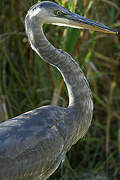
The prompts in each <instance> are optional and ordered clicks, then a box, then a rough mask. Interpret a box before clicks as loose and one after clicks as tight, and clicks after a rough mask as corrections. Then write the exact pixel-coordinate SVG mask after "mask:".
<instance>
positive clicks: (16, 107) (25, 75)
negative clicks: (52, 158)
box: [0, 0, 120, 180]
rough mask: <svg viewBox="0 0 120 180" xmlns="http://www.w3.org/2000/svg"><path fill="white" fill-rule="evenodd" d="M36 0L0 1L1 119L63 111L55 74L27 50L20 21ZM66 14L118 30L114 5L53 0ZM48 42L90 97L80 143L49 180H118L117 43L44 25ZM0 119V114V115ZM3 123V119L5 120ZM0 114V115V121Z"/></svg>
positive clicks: (119, 106) (119, 98) (60, 85)
mask: <svg viewBox="0 0 120 180" xmlns="http://www.w3.org/2000/svg"><path fill="white" fill-rule="evenodd" d="M35 2H37V1H36V0H29V1H27V0H21V1H19V4H18V3H17V1H16V0H11V1H8V0H7V2H6V1H0V13H1V18H0V100H1V99H2V101H0V106H1V102H2V104H5V105H6V109H7V112H6V113H7V115H8V116H9V118H12V117H14V116H16V115H18V114H21V113H23V112H26V111H28V110H31V109H34V108H36V107H39V106H42V105H46V104H57V105H60V106H67V103H68V95H67V90H66V86H65V85H64V83H63V80H62V77H61V75H60V73H59V72H58V71H57V69H56V68H54V67H51V66H50V65H48V64H46V63H45V62H43V61H42V60H41V59H40V57H39V56H38V55H36V53H35V52H33V51H32V49H31V48H30V46H29V43H28V41H27V37H26V35H25V32H24V18H25V14H26V12H27V10H28V9H29V7H30V6H31V5H32V4H34V3H35ZM56 2H58V3H60V4H62V5H64V6H65V7H69V9H70V10H72V11H73V12H74V11H75V12H76V13H80V14H81V15H84V16H86V17H88V18H91V19H94V20H96V21H99V22H102V23H104V24H106V25H109V26H110V27H112V28H115V29H118V30H120V20H119V19H120V8H119V2H118V0H114V2H113V1H110V0H107V1H105V0H104V1H100V0H96V1H92V0H91V1H87V0H81V1H78V0H75V1H73V0H69V1H66V0H56ZM44 31H45V34H46V36H47V38H48V39H49V41H50V42H51V43H52V44H53V45H54V46H55V47H57V48H61V49H63V50H65V51H67V52H68V53H69V54H71V55H72V56H73V57H74V59H76V61H77V62H78V63H79V65H80V66H81V68H82V69H83V71H84V72H85V75H86V76H87V79H88V80H89V83H90V87H91V89H92V92H93V99H94V117H93V122H92V125H91V127H90V129H89V132H88V133H87V135H86V137H85V138H83V139H82V140H80V141H79V142H78V143H77V144H76V145H75V146H73V147H72V149H71V150H70V152H69V153H68V154H67V156H66V158H65V159H66V160H65V163H64V165H61V168H59V169H58V170H57V171H56V172H55V174H54V175H53V176H52V177H50V179H51V180H56V179H57V180H58V179H59V180H67V179H74V180H76V179H78V180H79V177H80V174H82V173H83V172H85V173H87V172H90V173H91V174H94V175H96V174H100V173H101V172H105V174H108V175H110V176H113V175H114V176H115V177H116V179H117V178H118V179H119V177H120V153H119V151H120V114H119V113H120V78H119V77H120V70H119V69H120V64H119V63H120V42H119V41H118V39H117V37H116V36H112V35H106V34H102V33H96V32H89V31H88V30H76V29H72V28H64V27H58V26H51V25H45V26H44ZM3 96H4V97H5V98H4V100H3V98H2V97H3ZM0 113H1V111H0ZM5 117H7V116H5ZM1 119H5V118H4V112H3V113H1V114H0V120H1Z"/></svg>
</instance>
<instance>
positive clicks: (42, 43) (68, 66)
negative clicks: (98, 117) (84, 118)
mask: <svg viewBox="0 0 120 180" xmlns="http://www.w3.org/2000/svg"><path fill="white" fill-rule="evenodd" d="M25 26H26V33H27V35H28V39H29V41H30V44H31V47H32V48H33V49H34V50H35V51H36V52H37V54H39V56H40V57H41V58H42V59H43V60H44V61H46V62H47V63H49V64H51V65H53V66H56V67H57V68H58V70H59V71H60V72H61V74H62V76H63V78H64V81H65V83H66V86H67V89H68V95H69V106H76V105H77V106H76V107H77V108H82V107H83V108H91V111H92V109H93V104H92V99H91V91H90V88H89V84H88V82H87V80H86V78H85V76H84V74H83V72H82V70H81V69H80V67H79V65H78V64H77V63H76V62H75V61H74V59H73V58H72V57H71V56H70V55H69V54H68V53H66V52H64V51H62V50H60V49H56V48H55V47H54V46H53V45H52V44H51V43H50V42H49V41H48V40H47V39H46V37H45V36H44V33H43V30H42V24H41V25H39V27H38V23H37V22H36V21H35V20H32V19H30V17H29V15H27V16H26V20H25Z"/></svg>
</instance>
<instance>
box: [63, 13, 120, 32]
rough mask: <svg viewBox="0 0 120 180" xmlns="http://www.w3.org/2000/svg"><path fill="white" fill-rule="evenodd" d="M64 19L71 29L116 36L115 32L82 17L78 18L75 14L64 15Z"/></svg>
mask: <svg viewBox="0 0 120 180" xmlns="http://www.w3.org/2000/svg"><path fill="white" fill-rule="evenodd" d="M65 16H66V19H67V20H69V25H70V26H71V27H74V28H78V29H80V28H82V29H90V30H94V31H99V32H103V33H110V34H118V32H117V31H115V30H113V29H111V28H109V27H107V26H105V25H103V24H100V23H98V22H96V21H93V20H90V19H87V18H85V17H83V16H80V15H78V14H75V13H71V14H68V15H65Z"/></svg>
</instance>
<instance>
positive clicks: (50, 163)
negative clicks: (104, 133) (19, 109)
mask: <svg viewBox="0 0 120 180" xmlns="http://www.w3.org/2000/svg"><path fill="white" fill-rule="evenodd" d="M78 16H79V15H76V14H73V13H71V12H70V11H69V10H67V9H65V8H63V7H62V6H59V5H58V4H56V3H52V2H49V1H45V2H41V3H40V2H39V3H37V4H36V5H34V6H33V7H32V8H31V9H30V10H29V11H28V13H27V15H26V18H25V28H26V34H27V36H28V39H29V42H30V44H31V47H32V48H33V50H35V51H36V52H37V54H39V56H40V57H41V58H42V59H43V60H45V61H46V62H47V63H49V64H51V65H53V66H55V67H57V68H58V70H59V71H60V72H61V74H62V76H63V78H64V81H65V83H66V86H67V89H68V95H69V106H68V107H67V108H63V107H58V106H43V107H40V108H37V109H35V110H32V111H29V112H27V113H24V114H21V115H20V116H18V117H15V118H12V119H10V120H7V121H5V122H3V123H1V124H0V180H38V179H39V180H45V179H47V178H48V177H49V176H50V175H51V174H52V173H53V172H54V171H55V170H56V169H57V168H58V166H59V164H60V163H61V161H62V160H63V159H64V155H65V154H66V152H68V150H69V149H70V148H71V146H72V145H73V144H75V143H76V142H77V141H78V140H79V139H80V138H82V137H83V136H84V135H85V133H86V132H87V130H88V128H89V126H90V124H91V120H92V114H93V101H92V96H91V91H90V88H89V84H88V82H87V80H86V78H85V76H84V73H83V72H82V70H81V69H80V67H79V65H78V64H77V63H76V62H75V61H74V60H73V58H72V57H71V56H70V55H69V54H68V53H66V52H64V51H63V50H61V49H56V48H55V47H54V46H53V45H51V44H50V43H49V42H48V40H47V39H46V37H45V36H44V33H43V30H42V25H43V24H44V23H46V24H57V25H66V26H71V27H76V28H78V27H79V24H80V27H81V26H82V27H83V22H82V23H81V22H80V21H79V18H80V17H81V16H80V17H79V18H78ZM75 19H76V20H75ZM81 21H87V23H85V25H86V24H88V25H89V26H90V27H91V29H94V28H95V27H94V26H93V23H95V22H94V21H92V22H91V21H90V20H89V21H90V22H88V19H87V20H86V19H85V18H83V17H82V18H81ZM90 23H91V24H90ZM96 28H97V30H98V29H99V30H100V31H103V32H104V31H106V32H108V33H110V32H111V33H115V31H113V30H111V29H110V28H108V27H106V26H104V25H100V24H98V23H97V24H96Z"/></svg>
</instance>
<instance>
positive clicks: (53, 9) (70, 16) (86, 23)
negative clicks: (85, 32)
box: [28, 1, 118, 34]
mask: <svg viewBox="0 0 120 180" xmlns="http://www.w3.org/2000/svg"><path fill="white" fill-rule="evenodd" d="M28 14H29V16H30V18H35V20H36V21H38V23H39V22H40V23H41V24H53V25H59V26H68V27H73V28H78V29H81V28H82V29H90V30H95V31H99V32H104V33H111V34H117V33H118V32H117V31H115V30H113V29H111V28H109V27H107V26H105V25H103V24H100V23H98V22H96V21H93V20H90V19H87V18H85V17H83V16H80V15H78V14H75V13H72V12H70V11H69V10H68V9H66V8H64V7H62V6H60V5H58V4H56V3H53V2H49V1H44V2H39V3H37V4H35V5H34V6H32V8H30V10H29V11H28Z"/></svg>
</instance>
